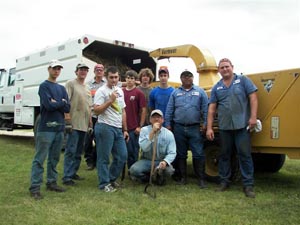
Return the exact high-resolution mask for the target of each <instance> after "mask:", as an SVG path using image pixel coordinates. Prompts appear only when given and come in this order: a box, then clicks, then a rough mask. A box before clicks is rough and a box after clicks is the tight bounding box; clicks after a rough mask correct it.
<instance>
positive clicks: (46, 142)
mask: <svg viewBox="0 0 300 225" xmlns="http://www.w3.org/2000/svg"><path fill="white" fill-rule="evenodd" d="M63 138H64V134H63V132H62V131H61V132H37V134H36V143H35V155H34V158H33V161H32V170H31V185H30V188H29V190H30V191H31V192H32V193H34V192H38V191H40V186H41V184H42V182H43V172H44V167H43V164H44V161H45V159H46V157H47V155H48V160H47V183H54V182H56V181H57V170H56V166H57V163H58V162H59V156H60V152H61V148H62V145H63Z"/></svg>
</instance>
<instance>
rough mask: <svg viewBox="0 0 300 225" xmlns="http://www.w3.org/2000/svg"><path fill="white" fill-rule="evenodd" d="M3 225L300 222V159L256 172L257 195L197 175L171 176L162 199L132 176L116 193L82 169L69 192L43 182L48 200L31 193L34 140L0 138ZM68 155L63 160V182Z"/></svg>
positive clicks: (161, 189)
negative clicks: (220, 187)
mask: <svg viewBox="0 0 300 225" xmlns="http://www.w3.org/2000/svg"><path fill="white" fill-rule="evenodd" d="M0 154H1V156H0V178H1V179H0V185H1V188H0V203H1V204H0V224H3V225H4V224H5V225H10V224H18V225H19V224H22V225H26V224H30V225H33V224H36V225H46V224H49V225H50V224H51V225H55V224H63V225H68V224H74V225H76V224H80V225H81V224H84V225H85V224H110V225H114V224H131V225H135V224H137V225H139V224H155V225H159V224H170V225H171V224H172V225H173V224H229V225H235V224H243V225H244V224H262V225H265V224H272V225H273V224H295V225H296V224H300V160H299V161H297V160H287V161H286V163H285V165H284V167H283V168H282V169H281V170H280V172H279V173H276V174H255V181H256V186H255V191H256V194H257V197H256V198H255V199H249V198H246V197H244V194H243V192H242V185H241V184H240V183H237V184H234V185H233V186H231V188H230V189H229V191H227V192H224V193H218V192H215V191H214V190H215V188H216V187H217V185H216V184H214V183H208V189H206V190H201V189H199V188H198V187H197V185H196V180H195V179H194V178H193V177H192V175H191V176H190V177H189V179H188V181H189V184H188V185H186V186H178V185H176V184H175V183H174V182H173V181H172V180H168V184H167V186H164V187H157V189H156V192H157V198H156V199H152V198H149V197H148V196H147V195H145V194H143V189H144V185H138V184H135V183H132V182H131V181H130V180H129V179H128V178H126V179H125V181H124V186H125V187H124V188H123V189H121V190H119V191H118V192H115V193H103V192H101V191H99V190H98V189H97V183H98V178H97V173H96V171H95V170H94V171H87V170H85V168H86V165H85V162H83V163H82V166H81V169H80V171H79V174H80V175H81V176H83V177H85V178H86V179H85V180H83V181H78V182H77V183H78V185H77V186H76V187H68V188H67V189H68V190H67V192H65V193H53V192H49V191H46V190H45V185H44V184H43V186H42V190H41V191H42V194H43V195H44V199H43V200H41V201H35V200H34V199H32V198H31V197H30V196H29V191H28V187H29V179H30V169H31V161H32V158H33V155H34V146H33V141H32V140H31V139H24V138H15V137H14V138H11V137H1V138H0ZM62 162H63V154H62V155H61V160H60V162H59V166H58V171H59V181H58V182H59V184H61V177H62Z"/></svg>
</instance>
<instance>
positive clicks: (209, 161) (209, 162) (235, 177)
mask: <svg viewBox="0 0 300 225" xmlns="http://www.w3.org/2000/svg"><path fill="white" fill-rule="evenodd" d="M204 151H205V174H206V179H207V180H208V181H212V182H216V183H219V182H220V177H219V170H218V165H219V154H220V142H219V140H217V139H216V140H214V141H212V142H210V141H205V143H204ZM240 179H241V172H240V166H239V161H238V158H237V154H236V151H233V153H232V156H231V177H230V180H231V181H232V182H236V181H239V180H240Z"/></svg>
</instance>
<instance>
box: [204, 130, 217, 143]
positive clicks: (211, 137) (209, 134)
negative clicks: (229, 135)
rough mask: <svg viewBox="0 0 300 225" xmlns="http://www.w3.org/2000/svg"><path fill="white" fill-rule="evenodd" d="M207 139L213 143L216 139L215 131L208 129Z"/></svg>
mask: <svg viewBox="0 0 300 225" xmlns="http://www.w3.org/2000/svg"><path fill="white" fill-rule="evenodd" d="M206 138H207V139H208V140H210V141H213V140H214V138H215V134H214V131H213V129H211V128H210V129H207V130H206Z"/></svg>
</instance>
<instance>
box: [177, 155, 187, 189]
mask: <svg viewBox="0 0 300 225" xmlns="http://www.w3.org/2000/svg"><path fill="white" fill-rule="evenodd" d="M178 169H179V174H180V179H179V181H178V182H177V184H179V185H186V184H187V172H186V169H187V165H186V159H178Z"/></svg>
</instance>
